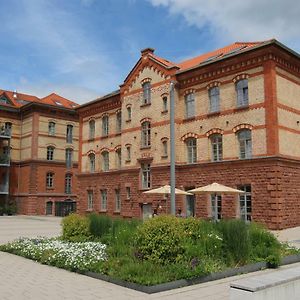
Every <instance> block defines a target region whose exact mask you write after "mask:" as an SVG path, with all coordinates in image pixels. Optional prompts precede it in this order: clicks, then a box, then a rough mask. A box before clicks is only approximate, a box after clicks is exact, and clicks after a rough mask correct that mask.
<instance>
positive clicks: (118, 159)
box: [116, 149, 122, 169]
mask: <svg viewBox="0 0 300 300" xmlns="http://www.w3.org/2000/svg"><path fill="white" fill-rule="evenodd" d="M116 162H117V163H116V167H117V168H118V169H121V166H122V152H121V149H117V150H116Z"/></svg>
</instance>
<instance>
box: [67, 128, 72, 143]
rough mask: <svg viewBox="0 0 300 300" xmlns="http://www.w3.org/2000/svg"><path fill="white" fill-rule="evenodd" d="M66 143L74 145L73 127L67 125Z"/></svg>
mask: <svg viewBox="0 0 300 300" xmlns="http://www.w3.org/2000/svg"><path fill="white" fill-rule="evenodd" d="M66 141H67V143H68V144H72V143H73V125H67V136H66Z"/></svg>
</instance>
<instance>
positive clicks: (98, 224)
mask: <svg viewBox="0 0 300 300" xmlns="http://www.w3.org/2000/svg"><path fill="white" fill-rule="evenodd" d="M89 220H90V228H89V230H90V233H91V234H92V235H93V236H94V237H98V238H102V237H103V236H105V235H107V234H109V232H110V230H111V227H112V219H111V218H110V217H108V216H101V215H97V214H95V213H93V214H90V215H89Z"/></svg>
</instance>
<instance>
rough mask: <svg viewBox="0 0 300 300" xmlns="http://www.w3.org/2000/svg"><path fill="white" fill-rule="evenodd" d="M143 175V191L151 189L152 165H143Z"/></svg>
mask: <svg viewBox="0 0 300 300" xmlns="http://www.w3.org/2000/svg"><path fill="white" fill-rule="evenodd" d="M141 171H142V172H141V174H142V189H149V188H150V187H151V172H150V164H147V163H144V164H142V165H141Z"/></svg>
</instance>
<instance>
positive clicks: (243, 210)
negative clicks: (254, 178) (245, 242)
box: [238, 185, 252, 222]
mask: <svg viewBox="0 0 300 300" xmlns="http://www.w3.org/2000/svg"><path fill="white" fill-rule="evenodd" d="M238 189H239V190H242V191H244V192H245V193H244V194H240V218H241V219H242V220H244V221H246V222H247V221H248V222H249V221H251V219H252V217H251V211H252V205H251V185H243V186H238Z"/></svg>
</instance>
